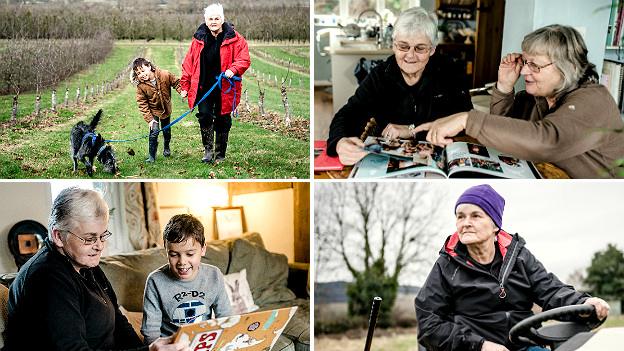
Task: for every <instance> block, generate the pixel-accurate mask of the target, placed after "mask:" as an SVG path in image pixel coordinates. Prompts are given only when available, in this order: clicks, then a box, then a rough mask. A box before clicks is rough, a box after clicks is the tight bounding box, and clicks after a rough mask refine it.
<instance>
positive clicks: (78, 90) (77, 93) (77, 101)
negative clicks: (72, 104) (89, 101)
mask: <svg viewBox="0 0 624 351" xmlns="http://www.w3.org/2000/svg"><path fill="white" fill-rule="evenodd" d="M78 103H80V87H78V88H76V105H78Z"/></svg>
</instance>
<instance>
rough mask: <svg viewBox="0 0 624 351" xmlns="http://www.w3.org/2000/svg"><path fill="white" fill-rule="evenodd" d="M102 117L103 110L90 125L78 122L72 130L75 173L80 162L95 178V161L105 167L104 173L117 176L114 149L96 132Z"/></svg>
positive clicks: (71, 138)
mask: <svg viewBox="0 0 624 351" xmlns="http://www.w3.org/2000/svg"><path fill="white" fill-rule="evenodd" d="M100 117H102V110H99V111H98V112H97V113H96V114H95V116H93V120H91V123H90V124H89V125H87V124H85V123H84V122H83V121H80V122H78V123H77V124H76V125H75V126H74V127H73V128H72V130H71V135H70V143H71V154H72V160H73V161H74V172H76V171H77V170H78V160H80V161H82V162H83V163H84V164H85V166H87V174H89V176H90V177H93V159H94V158H97V160H98V161H99V162H100V163H101V164H102V165H103V166H104V171H106V172H108V173H111V174H116V173H117V161H116V160H115V153H114V152H113V148H112V147H111V146H110V145H109V144H108V143H106V142H105V141H104V138H102V135H100V134H97V133H96V132H95V127H97V125H98V123H99V122H100Z"/></svg>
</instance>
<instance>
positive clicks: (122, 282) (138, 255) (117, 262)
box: [100, 248, 168, 312]
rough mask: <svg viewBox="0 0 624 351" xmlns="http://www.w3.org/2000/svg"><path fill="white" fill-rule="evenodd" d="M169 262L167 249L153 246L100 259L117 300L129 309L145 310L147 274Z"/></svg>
mask: <svg viewBox="0 0 624 351" xmlns="http://www.w3.org/2000/svg"><path fill="white" fill-rule="evenodd" d="M167 262H168V260H167V256H166V255H165V250H163V249H162V248H153V249H147V250H141V251H137V252H132V253H126V254H123V255H113V256H107V257H102V258H101V259H100V268H102V270H103V271H104V274H105V275H106V277H107V278H108V280H109V281H110V282H111V285H112V286H113V290H114V291H115V294H116V295H117V301H118V303H119V304H120V305H123V306H124V307H125V308H126V309H127V310H128V311H131V312H142V311H143V291H144V290H145V281H146V279H147V275H148V274H149V273H151V272H152V271H154V270H156V269H157V268H158V267H160V266H162V265H164V264H166V263H167Z"/></svg>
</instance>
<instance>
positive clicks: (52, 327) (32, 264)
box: [3, 239, 148, 351]
mask: <svg viewBox="0 0 624 351" xmlns="http://www.w3.org/2000/svg"><path fill="white" fill-rule="evenodd" d="M44 243H45V245H44V247H43V248H42V249H40V250H39V252H37V254H35V256H33V257H32V258H30V259H29V260H28V262H26V264H25V265H24V266H22V267H21V269H20V271H19V274H18V275H17V278H16V279H15V281H14V282H13V283H12V284H11V288H10V292H9V304H8V324H7V329H6V331H5V342H6V344H5V345H4V348H3V351H12V350H53V351H56V350H58V351H61V350H63V351H65V350H72V351H91V350H113V349H114V350H122V349H132V350H147V349H148V347H147V346H142V345H143V343H142V342H141V339H139V337H138V335H137V334H136V332H135V331H134V330H133V329H132V326H131V325H130V323H128V320H127V319H126V317H125V316H124V315H123V314H122V313H121V311H120V310H119V305H118V304H117V298H116V296H115V292H114V291H113V288H112V286H111V284H110V282H109V281H108V279H106V276H105V275H104V272H103V271H102V270H101V269H100V267H94V268H83V269H81V270H80V273H78V272H76V270H75V269H74V268H73V266H72V264H71V262H70V261H69V260H68V259H67V257H66V256H63V255H61V254H60V253H59V252H58V251H57V250H56V249H55V248H54V246H53V244H52V243H51V242H50V239H45V240H44Z"/></svg>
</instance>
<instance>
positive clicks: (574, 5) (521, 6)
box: [501, 0, 611, 89]
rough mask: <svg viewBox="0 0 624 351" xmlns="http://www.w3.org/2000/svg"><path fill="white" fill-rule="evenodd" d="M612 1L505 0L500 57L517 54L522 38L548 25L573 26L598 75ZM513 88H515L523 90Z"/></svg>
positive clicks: (518, 87)
mask: <svg viewBox="0 0 624 351" xmlns="http://www.w3.org/2000/svg"><path fill="white" fill-rule="evenodd" d="M610 6H611V0H592V1H587V0H507V2H506V3H505V24H504V28H503V48H502V51H501V55H506V54H507V53H510V52H520V44H521V43H522V39H523V38H524V36H525V35H526V34H528V33H530V32H532V31H533V30H535V29H538V28H541V27H544V26H546V25H549V24H564V25H569V26H573V27H575V28H576V29H578V30H579V31H581V33H582V34H583V38H584V39H585V44H586V45H587V49H588V51H589V54H588V57H589V61H590V62H591V63H593V64H595V65H596V70H597V71H598V74H600V72H601V71H602V61H603V59H604V52H605V40H606V38H607V26H608V23H609V13H610ZM523 87H524V81H522V85H521V86H518V85H516V88H517V89H523Z"/></svg>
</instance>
